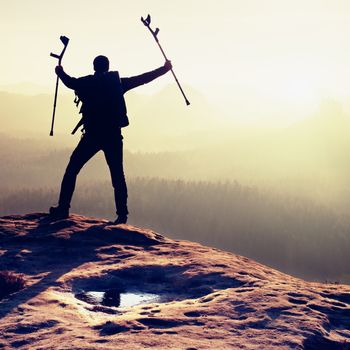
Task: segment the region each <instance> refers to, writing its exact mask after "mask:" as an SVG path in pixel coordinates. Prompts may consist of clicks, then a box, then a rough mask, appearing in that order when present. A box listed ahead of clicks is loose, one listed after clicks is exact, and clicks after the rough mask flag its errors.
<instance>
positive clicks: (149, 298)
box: [75, 289, 160, 308]
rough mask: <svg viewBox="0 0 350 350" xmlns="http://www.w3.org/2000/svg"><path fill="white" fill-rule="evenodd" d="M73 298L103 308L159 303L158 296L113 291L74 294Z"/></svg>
mask: <svg viewBox="0 0 350 350" xmlns="http://www.w3.org/2000/svg"><path fill="white" fill-rule="evenodd" d="M75 297H76V298H78V299H80V300H83V301H85V302H87V303H89V304H94V305H96V304H100V305H104V306H114V307H120V308H122V307H128V306H136V305H140V304H149V303H155V302H160V295H158V294H151V293H142V292H126V293H120V292H118V291H117V290H113V289H111V290H108V291H104V292H97V291H88V292H82V293H78V294H76V295H75Z"/></svg>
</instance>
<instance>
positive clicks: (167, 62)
mask: <svg viewBox="0 0 350 350" xmlns="http://www.w3.org/2000/svg"><path fill="white" fill-rule="evenodd" d="M164 68H166V69H167V70H168V71H169V70H170V69H171V68H173V65H172V64H171V61H170V60H166V61H165V63H164Z"/></svg>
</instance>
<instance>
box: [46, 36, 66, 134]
mask: <svg viewBox="0 0 350 350" xmlns="http://www.w3.org/2000/svg"><path fill="white" fill-rule="evenodd" d="M60 40H61V41H62V44H63V45H64V47H63V50H62V52H61V53H60V54H59V55H56V54H54V53H52V52H51V53H50V56H51V57H54V58H57V59H58V65H59V66H60V65H61V62H62V58H63V55H64V52H65V51H66V48H67V45H68V42H69V39H68V38H67V37H66V36H63V35H62V36H60ZM59 80H60V79H59V77H58V75H57V79H56V89H55V98H54V101H53V113H52V121H51V131H50V136H53V125H54V123H55V113H56V102H57V94H58V82H59Z"/></svg>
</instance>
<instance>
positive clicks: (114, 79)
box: [74, 71, 129, 132]
mask: <svg viewBox="0 0 350 350" xmlns="http://www.w3.org/2000/svg"><path fill="white" fill-rule="evenodd" d="M77 85H78V87H77V89H76V90H75V95H76V97H75V100H74V102H75V103H76V105H77V106H78V105H79V102H81V103H82V106H81V108H80V111H79V113H81V114H82V115H83V117H82V120H81V121H80V122H79V124H80V125H83V124H84V125H85V124H89V123H90V124H97V123H98V124H102V126H103V124H106V127H108V126H110V125H112V124H113V125H115V124H116V125H118V126H119V127H120V128H123V127H126V126H128V125H129V119H128V116H127V110H126V104H125V100H124V92H123V87H122V83H121V80H120V77H119V73H118V72H117V71H111V72H105V73H103V74H94V75H87V76H84V77H81V78H78V80H77ZM80 125H79V126H80ZM79 126H77V127H76V128H75V129H74V132H75V131H76V129H78V127H79Z"/></svg>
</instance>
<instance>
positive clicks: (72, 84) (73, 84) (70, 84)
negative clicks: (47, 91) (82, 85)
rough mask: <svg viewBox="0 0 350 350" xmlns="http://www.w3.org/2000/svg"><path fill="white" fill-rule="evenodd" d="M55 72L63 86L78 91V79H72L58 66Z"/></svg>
mask: <svg viewBox="0 0 350 350" xmlns="http://www.w3.org/2000/svg"><path fill="white" fill-rule="evenodd" d="M55 72H56V74H57V75H58V77H59V78H60V79H61V80H62V82H63V84H64V85H66V86H67V88H69V89H73V90H76V89H77V85H78V83H77V81H78V79H77V78H72V77H71V76H69V75H68V74H67V73H66V72H65V71H64V70H63V67H62V66H56V68H55Z"/></svg>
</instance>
